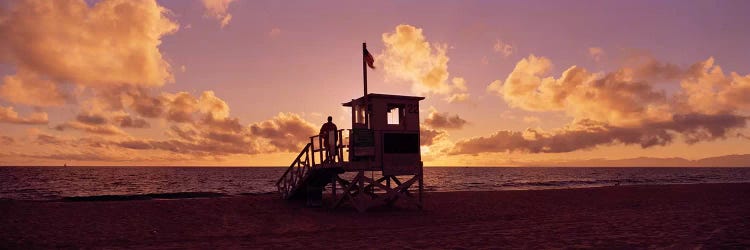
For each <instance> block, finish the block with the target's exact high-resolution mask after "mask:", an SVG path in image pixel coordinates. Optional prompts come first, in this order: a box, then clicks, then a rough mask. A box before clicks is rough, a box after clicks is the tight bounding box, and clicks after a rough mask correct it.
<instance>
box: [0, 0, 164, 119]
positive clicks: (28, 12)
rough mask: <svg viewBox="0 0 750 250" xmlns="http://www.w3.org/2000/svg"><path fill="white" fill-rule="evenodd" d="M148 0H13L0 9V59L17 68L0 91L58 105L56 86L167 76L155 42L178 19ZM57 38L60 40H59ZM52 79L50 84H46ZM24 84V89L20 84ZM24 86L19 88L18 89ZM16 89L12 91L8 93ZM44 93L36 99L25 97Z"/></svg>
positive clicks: (157, 82) (144, 81) (149, 81)
mask: <svg viewBox="0 0 750 250" xmlns="http://www.w3.org/2000/svg"><path fill="white" fill-rule="evenodd" d="M167 14H168V11H167V10H166V9H165V8H163V7H161V6H159V5H158V4H157V3H156V1H128V0H104V1H100V2H98V3H96V4H95V5H93V6H88V5H87V4H86V2H84V1H73V0H63V1H30V0H29V1H24V0H22V1H13V2H12V3H11V4H8V8H7V9H6V10H5V11H4V12H2V13H0V15H2V16H0V20H1V21H0V37H3V39H0V47H2V48H3V49H2V50H0V60H1V61H0V62H2V63H9V64H12V65H14V66H15V68H16V69H17V73H16V75H13V76H6V77H5V78H4V83H3V86H2V87H1V88H0V94H2V95H3V96H4V98H7V99H9V101H12V102H18V103H24V104H31V105H40V106H53V105H60V104H62V103H63V100H64V99H66V98H65V97H66V94H63V93H60V92H61V90H62V89H64V88H61V86H64V85H68V84H74V85H79V86H85V87H111V86H122V85H131V86H161V85H163V84H164V83H165V82H170V81H173V76H172V73H171V72H170V65H169V63H167V61H165V60H164V59H163V57H162V54H161V52H160V51H159V48H158V46H159V45H160V44H161V38H162V37H163V36H165V35H168V34H171V33H174V32H175V31H177V29H178V25H177V24H176V23H174V22H173V21H172V20H170V19H169V18H167V16H166V15H167ZM61 45H64V46H61ZM53 83H54V84H57V87H53V86H54V84H53ZM20 89H25V90H20ZM24 91H25V92H24ZM13 93H20V94H19V95H18V97H17V98H9V97H8V96H11V95H12V94H13ZM39 97H49V99H48V100H44V101H41V102H38V103H35V101H30V100H29V99H30V98H39Z"/></svg>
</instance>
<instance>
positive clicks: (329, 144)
mask: <svg viewBox="0 0 750 250" xmlns="http://www.w3.org/2000/svg"><path fill="white" fill-rule="evenodd" d="M332 121H333V118H332V117H330V116H329V117H328V122H326V123H324V124H323V126H321V127H320V137H322V138H323V147H325V149H326V159H325V162H333V157H334V156H336V141H338V133H337V131H338V128H337V127H336V124H333V122H332Z"/></svg>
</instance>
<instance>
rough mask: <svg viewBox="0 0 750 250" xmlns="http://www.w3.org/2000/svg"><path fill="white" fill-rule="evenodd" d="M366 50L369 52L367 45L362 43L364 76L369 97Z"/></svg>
mask: <svg viewBox="0 0 750 250" xmlns="http://www.w3.org/2000/svg"><path fill="white" fill-rule="evenodd" d="M365 50H367V43H362V76H363V77H364V82H365V95H364V96H367V65H366V62H365Z"/></svg>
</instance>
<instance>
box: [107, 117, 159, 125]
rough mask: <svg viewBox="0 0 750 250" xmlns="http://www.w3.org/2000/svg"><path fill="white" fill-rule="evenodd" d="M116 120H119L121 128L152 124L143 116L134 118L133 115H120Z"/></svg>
mask: <svg viewBox="0 0 750 250" xmlns="http://www.w3.org/2000/svg"><path fill="white" fill-rule="evenodd" d="M115 122H117V123H118V124H119V125H120V127H121V128H150V127H151V124H149V123H148V122H147V121H146V120H144V119H141V118H133V117H131V116H118V117H116V118H115Z"/></svg>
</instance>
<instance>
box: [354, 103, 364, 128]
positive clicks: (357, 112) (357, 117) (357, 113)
mask: <svg viewBox="0 0 750 250" xmlns="http://www.w3.org/2000/svg"><path fill="white" fill-rule="evenodd" d="M354 122H355V123H359V124H365V123H366V122H365V106H363V105H356V106H354Z"/></svg>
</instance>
